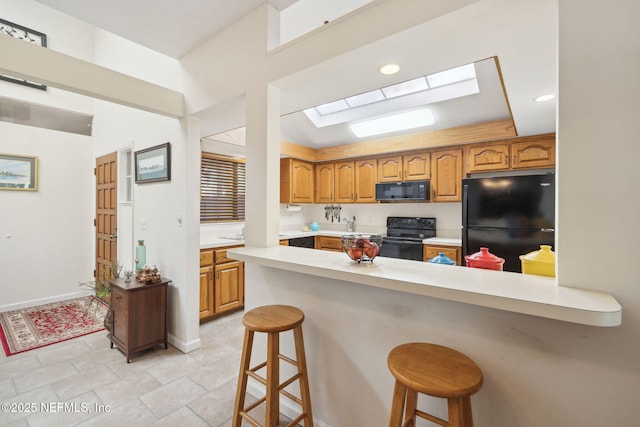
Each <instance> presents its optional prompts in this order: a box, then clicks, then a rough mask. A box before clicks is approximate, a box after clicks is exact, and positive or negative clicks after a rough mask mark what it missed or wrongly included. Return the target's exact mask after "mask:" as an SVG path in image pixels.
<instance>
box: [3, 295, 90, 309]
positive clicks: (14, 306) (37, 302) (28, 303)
mask: <svg viewBox="0 0 640 427" xmlns="http://www.w3.org/2000/svg"><path fill="white" fill-rule="evenodd" d="M87 295H91V292H90V291H78V292H72V293H70V294H64V295H56V296H53V297H47V298H40V299H34V300H29V301H24V302H18V303H15V304H7V305H0V313H4V312H5V311H14V310H21V309H23V308H27V307H36V306H38V305H43V304H50V303H52V302H59V301H65V300H68V299H74V298H80V297H84V296H87Z"/></svg>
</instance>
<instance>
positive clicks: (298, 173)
mask: <svg viewBox="0 0 640 427" xmlns="http://www.w3.org/2000/svg"><path fill="white" fill-rule="evenodd" d="M313 178H314V169H313V163H310V162H305V161H303V160H297V159H292V158H284V159H280V203H313V201H314V197H313V193H314V185H313Z"/></svg>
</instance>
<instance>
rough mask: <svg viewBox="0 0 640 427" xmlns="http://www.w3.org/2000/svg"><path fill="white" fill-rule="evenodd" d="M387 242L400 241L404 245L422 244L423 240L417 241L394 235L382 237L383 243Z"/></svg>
mask: <svg viewBox="0 0 640 427" xmlns="http://www.w3.org/2000/svg"><path fill="white" fill-rule="evenodd" d="M385 243H399V244H402V245H421V246H422V242H416V241H413V240H405V239H394V238H393V237H384V238H383V239H382V244H383V245H384V244H385Z"/></svg>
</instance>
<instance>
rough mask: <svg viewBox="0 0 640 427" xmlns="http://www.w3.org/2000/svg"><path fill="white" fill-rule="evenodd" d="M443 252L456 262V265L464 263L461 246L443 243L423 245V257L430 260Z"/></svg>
mask: <svg viewBox="0 0 640 427" xmlns="http://www.w3.org/2000/svg"><path fill="white" fill-rule="evenodd" d="M440 252H442V253H443V254H444V255H445V256H446V257H447V258H449V259H452V260H453V261H455V262H456V265H462V248H461V247H460V246H442V245H437V246H436V245H423V246H422V259H423V260H424V261H428V260H430V259H431V258H433V257H436V256H438V255H439V254H440Z"/></svg>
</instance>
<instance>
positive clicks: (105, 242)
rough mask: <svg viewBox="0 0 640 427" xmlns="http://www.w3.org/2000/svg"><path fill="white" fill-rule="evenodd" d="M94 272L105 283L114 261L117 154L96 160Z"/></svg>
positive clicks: (116, 254)
mask: <svg viewBox="0 0 640 427" xmlns="http://www.w3.org/2000/svg"><path fill="white" fill-rule="evenodd" d="M95 174H96V219H95V226H96V271H95V278H96V280H98V281H103V280H105V281H106V280H109V279H110V278H111V277H112V276H111V261H112V260H117V258H118V253H117V250H118V240H117V239H118V236H117V231H118V216H117V214H118V153H111V154H107V155H106V156H102V157H99V158H97V159H96V171H95Z"/></svg>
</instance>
